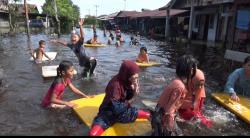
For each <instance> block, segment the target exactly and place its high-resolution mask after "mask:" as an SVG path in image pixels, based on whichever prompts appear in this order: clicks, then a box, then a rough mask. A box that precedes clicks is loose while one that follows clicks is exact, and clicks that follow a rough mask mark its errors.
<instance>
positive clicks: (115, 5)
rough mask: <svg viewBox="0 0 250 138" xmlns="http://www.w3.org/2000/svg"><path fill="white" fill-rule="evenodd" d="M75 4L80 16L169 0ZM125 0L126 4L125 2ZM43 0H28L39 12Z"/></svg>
mask: <svg viewBox="0 0 250 138" xmlns="http://www.w3.org/2000/svg"><path fill="white" fill-rule="evenodd" d="M72 1H73V3H74V4H75V5H78V6H79V7H80V10H81V17H84V16H85V15H88V14H89V13H90V14H91V15H94V16H95V15H96V7H95V5H98V8H97V15H98V16H99V15H103V14H111V13H114V12H119V11H121V10H124V9H126V10H129V11H130V10H136V11H141V9H143V8H144V9H150V10H154V9H158V8H160V7H163V6H165V5H166V4H167V3H168V2H169V1H170V0H72ZM125 1H126V4H125ZM44 2H45V0H28V3H29V4H36V5H37V6H38V9H39V12H41V6H42V5H43V4H44Z"/></svg>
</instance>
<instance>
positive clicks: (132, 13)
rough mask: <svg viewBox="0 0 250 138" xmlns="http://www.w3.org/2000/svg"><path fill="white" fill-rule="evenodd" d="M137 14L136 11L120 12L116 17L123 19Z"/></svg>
mask: <svg viewBox="0 0 250 138" xmlns="http://www.w3.org/2000/svg"><path fill="white" fill-rule="evenodd" d="M138 13H139V12H137V11H121V12H120V13H119V14H118V15H117V17H118V18H123V17H133V16H134V15H136V14H138Z"/></svg>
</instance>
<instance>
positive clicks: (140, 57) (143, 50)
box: [136, 47, 149, 63]
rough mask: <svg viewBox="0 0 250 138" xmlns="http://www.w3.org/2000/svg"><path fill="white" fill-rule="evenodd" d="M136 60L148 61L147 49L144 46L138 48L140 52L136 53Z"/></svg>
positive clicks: (140, 61)
mask: <svg viewBox="0 0 250 138" xmlns="http://www.w3.org/2000/svg"><path fill="white" fill-rule="evenodd" d="M136 62H139V63H149V56H148V50H147V48H146V47H142V48H141V49H140V54H139V55H138V57H137V59H136Z"/></svg>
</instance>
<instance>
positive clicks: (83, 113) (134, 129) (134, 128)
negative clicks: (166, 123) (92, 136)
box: [72, 94, 151, 136]
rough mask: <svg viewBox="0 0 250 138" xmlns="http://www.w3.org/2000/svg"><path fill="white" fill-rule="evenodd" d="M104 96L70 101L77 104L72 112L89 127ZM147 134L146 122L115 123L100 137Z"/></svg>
mask: <svg viewBox="0 0 250 138" xmlns="http://www.w3.org/2000/svg"><path fill="white" fill-rule="evenodd" d="M104 96H105V94H101V95H97V96H95V97H94V98H90V99H86V98H83V99H79V100H74V101H72V102H73V103H75V104H78V107H76V108H74V109H73V110H74V111H75V112H76V114H77V115H78V116H79V117H80V119H81V120H82V121H83V122H84V123H85V124H86V125H87V126H88V127H91V125H92V122H93V120H94V117H96V115H97V113H98V111H99V107H100V105H101V103H102V101H103V99H104ZM149 132H151V124H150V122H149V121H148V120H136V122H135V123H130V124H120V123H117V124H115V125H114V126H112V127H110V128H109V129H107V130H106V131H105V132H104V134H103V135H102V136H142V135H145V134H147V133H149Z"/></svg>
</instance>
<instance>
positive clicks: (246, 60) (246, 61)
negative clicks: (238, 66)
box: [244, 56, 250, 65]
mask: <svg viewBox="0 0 250 138" xmlns="http://www.w3.org/2000/svg"><path fill="white" fill-rule="evenodd" d="M248 62H250V56H248V57H246V58H245V60H244V65H245V64H247V63H248Z"/></svg>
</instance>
